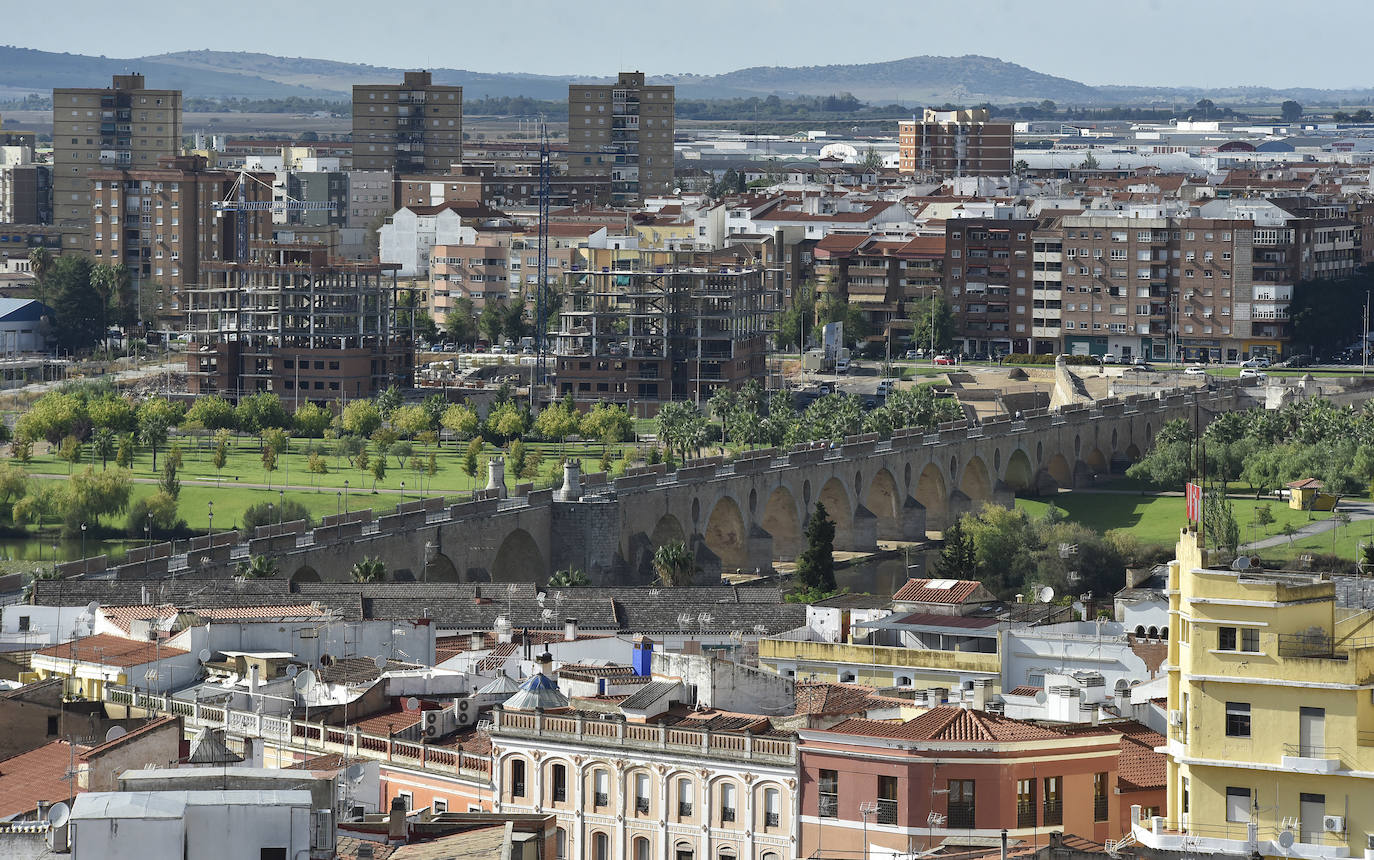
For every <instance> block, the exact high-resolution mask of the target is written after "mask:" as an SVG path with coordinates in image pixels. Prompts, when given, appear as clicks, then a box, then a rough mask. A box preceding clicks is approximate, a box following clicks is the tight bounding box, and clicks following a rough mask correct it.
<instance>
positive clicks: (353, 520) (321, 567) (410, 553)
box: [63, 387, 1237, 585]
mask: <svg viewBox="0 0 1374 860" xmlns="http://www.w3.org/2000/svg"><path fill="white" fill-rule="evenodd" d="M1236 397H1237V393H1236V389H1235V388H1232V387H1223V388H1220V389H1217V390H1209V391H1199V392H1197V393H1196V394H1194V393H1193V392H1189V393H1183V392H1168V393H1161V394H1160V395H1158V396H1138V397H1135V396H1133V397H1128V398H1125V399H1121V400H1116V399H1112V400H1105V401H1100V402H1098V403H1096V404H1093V405H1091V406H1079V407H1071V408H1069V407H1066V408H1063V409H1061V410H1059V411H1054V412H1046V413H1041V414H1036V415H1032V416H1027V417H1025V418H1024V419H1022V420H1012V419H1008V418H1002V419H998V420H993V421H987V422H984V423H982V424H970V423H969V422H965V421H960V422H955V423H952V424H947V425H944V426H942V427H941V428H940V429H939V430H938V432H933V433H923V432H920V431H899V432H898V433H896V434H894V436H893V438H891V439H886V440H880V439H878V438H877V437H876V436H871V435H870V436H855V437H850V438H849V439H846V440H845V442H844V443H843V444H840V445H835V446H831V445H825V444H822V445H799V446H796V447H794V448H792V449H789V450H780V449H769V450H761V451H754V452H749V453H748V454H745V455H742V456H740V457H739V458H737V459H736V460H734V461H733V462H729V463H726V462H722V461H720V460H719V459H709V460H699V461H691V462H689V463H686V464H684V465H683V466H681V467H680V468H678V469H677V471H676V472H667V471H666V470H665V469H664V467H663V466H656V467H648V468H644V469H639V470H634V471H632V472H631V473H629V474H627V475H626V476H624V477H621V478H618V479H616V480H614V481H613V482H608V481H607V480H606V478H605V476H604V475H586V476H582V477H580V478H578V477H577V476H576V475H575V474H574V476H573V477H574V480H573V482H572V483H573V486H570V487H565V488H563V489H560V490H558V491H553V490H542V491H529V490H526V491H525V492H524V493H523V494H522V495H519V496H517V497H513V498H501V497H500V491H498V490H495V489H492V490H487V491H483V492H480V493H478V494H477V497H476V498H474V499H473V500H472V501H468V502H463V503H461V504H456V505H446V504H445V503H444V501H443V500H442V499H430V500H425V501H417V502H410V503H407V504H404V505H402V506H400V507H399V508H398V510H397V512H396V513H395V514H390V515H387V516H383V517H380V518H376V519H374V518H373V517H372V514H371V512H370V511H355V512H352V513H347V514H343V515H342V516H330V517H326V518H325V519H324V521H323V522H322V524H321V525H320V526H319V527H317V528H314V529H313V530H310V529H307V528H306V524H305V523H304V522H298V523H285V524H282V525H278V526H263V527H260V528H259V529H258V530H257V532H256V533H255V535H254V536H253V537H252V538H251V539H248V540H243V539H242V538H241V537H240V536H238V535H237V534H236V533H232V532H230V533H227V534H223V535H216V536H215V537H214V539H209V538H199V539H197V540H193V541H190V542H189V543H188V544H187V545H172V544H162V545H159V546H153V547H150V548H148V549H140V550H135V551H133V552H131V553H130V555H129V557H128V558H127V559H126V561H125V563H124V564H123V565H122V566H120V567H117V568H113V569H107V568H106V565H105V563H104V559H87V560H85V561H82V562H71V563H69V564H68V565H66V566H65V567H64V568H63V570H64V572H66V573H68V574H69V575H70V574H79V575H85V576H114V577H118V578H132V579H138V578H145V577H153V578H155V577H162V576H167V575H175V576H194V577H218V576H226V575H232V572H233V566H234V565H235V564H236V563H237V562H238V561H240V560H242V559H243V558H246V557H247V556H249V555H257V554H267V555H271V556H273V557H275V558H276V559H277V562H278V567H279V569H280V571H281V572H282V575H285V576H290V577H292V578H293V579H297V580H307V581H314V580H324V581H328V580H342V579H347V578H348V576H349V570H350V568H351V566H352V564H353V563H354V562H355V561H357V560H358V559H360V558H362V557H363V556H372V557H376V558H379V559H381V560H382V561H383V562H384V563H385V564H386V567H387V570H388V571H389V575H390V576H391V577H392V578H397V579H415V580H427V581H439V582H444V581H449V582H467V581H483V582H486V581H512V582H514V581H526V582H527V581H530V580H537V581H540V582H542V581H543V580H545V579H546V578H547V577H548V576H549V575H550V573H551V572H552V571H554V570H559V569H562V568H566V567H574V568H578V569H581V570H583V571H585V572H586V573H587V574H588V576H589V577H590V578H591V580H592V582H593V583H595V584H603V585H605V584H626V585H632V584H639V583H643V582H647V581H648V580H649V578H650V577H652V557H653V553H654V550H655V548H656V547H658V546H661V545H662V544H664V543H667V542H669V541H674V540H680V541H683V542H685V543H686V544H687V545H688V546H689V547H691V548H692V550H693V551H694V553H695V554H696V557H697V561H698V564H699V565H700V566H701V568H702V578H703V579H704V580H705V579H710V578H712V577H715V576H718V574H719V572H720V571H721V570H734V569H744V570H753V569H755V568H761V569H764V570H767V569H769V568H770V567H771V566H772V563H773V561H775V560H787V559H792V558H795V557H796V555H797V554H798V553H800V551H801V549H802V548H803V543H804V541H803V537H802V534H803V530H804V528H805V524H806V520H807V518H808V517H809V516H810V514H811V512H812V511H813V510H814V509H815V505H816V503H817V502H820V503H821V504H823V505H824V506H825V508H826V511H827V513H828V514H829V516H830V517H831V518H832V519H833V520H834V521H835V525H836V529H835V548H836V549H838V550H854V551H862V550H871V549H874V548H876V545H877V541H879V540H920V539H923V538H924V537H925V536H926V533H927V531H932V530H933V531H939V530H942V529H944V528H945V527H946V526H947V525H948V524H949V523H950V522H951V521H952V519H953V518H954V517H957V516H959V515H960V514H962V513H965V512H967V511H970V510H973V509H976V508H977V507H979V506H981V505H982V504H983V503H985V502H991V503H994V504H1002V505H1010V504H1011V503H1012V499H1013V498H1014V496H1015V495H1016V494H1018V493H1028V494H1043V493H1047V492H1052V491H1053V490H1055V489H1057V488H1060V487H1073V486H1083V485H1087V484H1090V483H1091V482H1092V481H1094V480H1095V479H1096V478H1097V477H1098V476H1103V475H1106V474H1108V473H1109V472H1110V471H1112V470H1113V468H1114V467H1115V468H1116V469H1118V470H1119V469H1120V468H1123V467H1124V466H1125V465H1126V464H1128V463H1129V462H1131V461H1133V460H1135V459H1137V458H1139V457H1140V456H1141V455H1142V454H1143V453H1144V452H1145V451H1147V450H1148V449H1149V447H1150V443H1151V439H1152V438H1153V436H1154V434H1155V433H1156V432H1157V431H1158V430H1159V428H1160V427H1162V426H1163V425H1164V423H1165V422H1166V421H1169V420H1171V419H1174V418H1192V417H1193V416H1194V414H1199V415H1201V416H1203V420H1204V421H1205V420H1207V418H1209V417H1210V416H1211V415H1213V414H1216V413H1217V412H1220V411H1225V410H1229V409H1232V408H1235V407H1236V405H1237V403H1236ZM1195 398H1196V399H1195ZM498 483H499V482H498ZM565 490H570V491H571V492H565Z"/></svg>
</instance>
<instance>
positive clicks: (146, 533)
mask: <svg viewBox="0 0 1374 860" xmlns="http://www.w3.org/2000/svg"><path fill="white" fill-rule="evenodd" d="M143 537H144V540H146V541H147V543H145V544H144V547H143V576H144V578H145V579H146V578H147V577H148V567H149V562H150V561H151V560H152V558H153V515H152V514H149V515H148V518H147V519H145V520H144V521H143Z"/></svg>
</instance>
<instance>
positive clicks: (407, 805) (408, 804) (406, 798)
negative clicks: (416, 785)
mask: <svg viewBox="0 0 1374 860" xmlns="http://www.w3.org/2000/svg"><path fill="white" fill-rule="evenodd" d="M396 799H397V800H399V801H401V806H402V807H403V808H404V809H405V811H406V812H409V811H410V810H412V809H414V808H415V798H414V797H412V796H411V794H410V792H408V791H398V792H396Z"/></svg>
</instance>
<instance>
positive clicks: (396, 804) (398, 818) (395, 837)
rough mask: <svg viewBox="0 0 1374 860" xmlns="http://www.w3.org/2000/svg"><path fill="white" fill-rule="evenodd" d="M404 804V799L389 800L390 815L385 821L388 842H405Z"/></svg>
mask: <svg viewBox="0 0 1374 860" xmlns="http://www.w3.org/2000/svg"><path fill="white" fill-rule="evenodd" d="M406 835H407V828H406V802H405V799H404V798H401V797H393V798H391V814H390V815H389V816H388V817H387V820H386V838H387V841H388V842H402V843H404V842H405V841H406Z"/></svg>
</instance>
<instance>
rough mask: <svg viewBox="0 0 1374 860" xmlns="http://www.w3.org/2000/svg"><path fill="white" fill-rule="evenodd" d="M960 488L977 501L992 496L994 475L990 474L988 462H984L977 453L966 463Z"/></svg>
mask: <svg viewBox="0 0 1374 860" xmlns="http://www.w3.org/2000/svg"><path fill="white" fill-rule="evenodd" d="M959 490H960V492H962V493H963V494H964V495H966V496H968V497H969V499H970V500H972V501H975V502H982V501H986V500H988V499H991V498H992V477H991V476H990V475H989V474H988V467H987V464H986V463H984V462H983V458H982V457H979V456H976V455H975V456H973V457H970V458H969V461H968V462H967V463H965V464H964V474H963V477H962V478H961V479H960V480H959Z"/></svg>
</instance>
